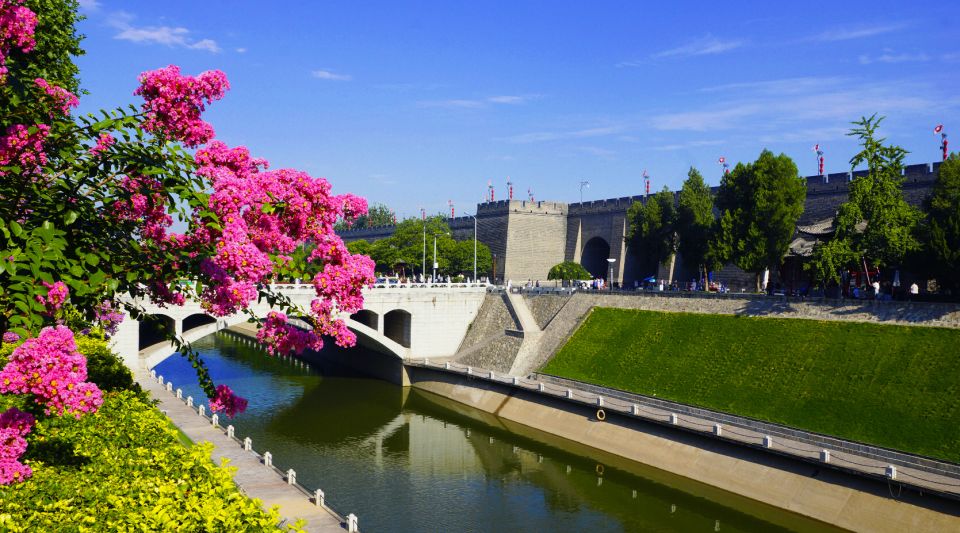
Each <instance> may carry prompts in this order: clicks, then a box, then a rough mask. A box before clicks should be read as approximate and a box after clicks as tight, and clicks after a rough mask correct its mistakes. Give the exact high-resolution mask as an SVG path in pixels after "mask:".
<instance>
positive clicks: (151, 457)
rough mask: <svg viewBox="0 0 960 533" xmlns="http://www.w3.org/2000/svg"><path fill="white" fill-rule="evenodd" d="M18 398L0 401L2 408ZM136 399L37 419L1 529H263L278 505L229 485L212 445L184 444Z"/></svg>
mask: <svg viewBox="0 0 960 533" xmlns="http://www.w3.org/2000/svg"><path fill="white" fill-rule="evenodd" d="M17 401H18V399H17V398H15V397H12V396H3V397H0V402H3V403H5V404H6V405H3V406H2V407H3V408H6V407H9V406H10V405H13V404H15V403H16V402H17ZM177 439H178V438H177V432H176V431H175V430H174V429H172V428H171V427H170V426H169V425H168V424H167V419H166V417H164V416H163V415H162V414H161V413H160V412H159V411H157V410H156V409H154V408H153V407H152V406H151V405H150V404H149V403H148V402H147V401H145V400H144V399H143V397H142V396H140V395H138V394H137V393H135V392H133V391H126V390H118V391H117V390H115V391H113V392H108V393H106V395H105V398H104V403H103V405H102V406H101V407H100V409H99V411H97V413H95V414H93V415H88V416H85V417H83V418H81V419H79V420H77V419H75V418H72V417H63V418H49V419H44V420H40V421H38V422H37V425H36V427H35V428H34V431H33V433H32V434H31V446H30V447H29V448H28V451H27V455H26V456H25V457H24V459H25V460H26V462H27V463H28V464H29V465H30V466H31V467H32V468H33V477H32V478H31V481H30V482H29V483H17V484H14V485H10V486H2V487H0V530H4V531H54V530H60V529H62V528H63V527H64V526H66V525H69V526H70V527H73V528H77V529H86V530H146V531H169V530H179V531H241V530H242V531H266V530H276V528H277V524H278V523H279V521H280V516H279V512H278V510H277V509H276V508H274V509H271V510H270V511H264V510H263V509H261V507H260V501H259V500H251V499H249V498H247V497H246V496H244V495H243V494H242V493H241V492H240V491H239V490H238V489H237V487H236V485H234V483H233V479H232V472H231V471H232V469H231V468H229V467H226V466H225V465H221V466H217V465H215V464H213V462H211V460H210V451H211V449H212V445H211V444H208V443H207V444H202V445H198V446H193V447H190V448H185V447H183V446H181V445H180V443H179V441H178V440H177Z"/></svg>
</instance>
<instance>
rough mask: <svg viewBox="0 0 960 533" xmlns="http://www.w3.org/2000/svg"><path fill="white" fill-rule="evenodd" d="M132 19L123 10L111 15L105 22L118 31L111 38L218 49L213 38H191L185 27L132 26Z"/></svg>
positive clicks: (212, 50)
mask: <svg viewBox="0 0 960 533" xmlns="http://www.w3.org/2000/svg"><path fill="white" fill-rule="evenodd" d="M133 19H134V17H133V15H131V14H129V13H125V12H123V11H120V12H117V13H114V14H113V15H111V17H110V20H108V21H107V23H108V24H109V25H110V26H112V27H114V28H116V29H117V30H118V31H119V33H117V34H116V35H114V36H113V38H114V39H119V40H121V41H130V42H134V43H145V44H162V45H164V46H169V47H180V48H188V49H191V50H206V51H207V52H213V53H217V52H219V51H220V47H219V46H218V45H217V42H216V41H214V40H213V39H200V40H194V39H192V38H191V37H190V30H188V29H187V28H184V27H180V26H177V27H173V26H134V25H133V24H131V23H132V22H133Z"/></svg>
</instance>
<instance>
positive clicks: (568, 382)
mask: <svg viewBox="0 0 960 533" xmlns="http://www.w3.org/2000/svg"><path fill="white" fill-rule="evenodd" d="M405 364H406V365H409V366H415V367H423V368H428V369H431V370H441V371H447V372H451V373H456V374H461V375H467V376H470V377H471V378H472V379H477V380H482V381H489V382H493V383H497V384H500V385H505V386H508V387H513V388H517V389H521V390H525V391H530V392H534V393H539V394H544V395H546V396H549V397H553V398H561V399H564V400H567V401H571V402H574V403H578V404H585V405H590V406H595V407H598V408H602V409H604V410H605V411H611V412H616V413H619V414H621V415H626V416H629V417H634V418H640V419H643V420H646V421H650V422H655V423H657V424H661V425H669V426H674V427H677V428H679V429H683V430H686V431H690V432H693V433H697V434H701V435H711V436H713V437H715V438H718V439H722V440H725V441H730V442H734V443H737V444H741V445H748V446H751V447H754V448H760V449H763V450H765V451H768V452H772V453H776V454H779V455H785V456H789V457H793V458H796V459H801V460H804V461H808V462H817V463H821V464H824V465H825V466H830V467H834V468H839V469H842V470H846V471H850V472H853V473H856V474H860V475H867V476H868V477H873V478H881V479H887V480H896V481H898V482H899V483H901V484H903V485H906V486H912V487H915V488H917V489H919V490H923V491H927V492H936V493H939V494H941V495H943V496H945V497H949V498H953V499H958V498H960V465H958V464H955V463H950V462H946V461H941V460H937V459H933V458H929V457H924V456H920V455H915V454H908V453H903V452H899V451H896V450H890V449H887V448H881V447H878V446H872V445H869V444H864V443H859V442H855V441H849V440H844V439H838V438H835V437H831V436H829V435H822V434H818V433H813V432H809V431H804V430H800V429H795V428H791V427H787V426H783V425H779V424H774V423H770V422H764V421H761V420H756V419H752V418H749V417H742V416H737V415H732V414H729V413H723V412H719V411H712V410H709V409H703V408H700V407H695V406H692V405H687V404H683V403H680V402H673V401H669V400H663V399H660V398H655V397H650V396H644V395H640V394H634V393H630V392H626V391H622V390H618V389H612V388H609V387H601V386H597V385H593V384H590V383H585V382H582V381H577V380H572V379H566V378H560V377H557V376H551V375H549V374H540V373H533V374H531V375H530V376H528V377H518V376H508V375H505V374H504V375H501V374H497V373H495V372H493V371H490V370H485V369H479V368H474V367H471V366H466V365H462V364H459V363H456V362H452V361H448V362H443V363H432V362H430V360H429V359H422V360H408V361H406V362H405ZM858 458H859V459H860V460H859V461H858V460H857V459H858ZM869 461H876V462H877V463H875V464H869ZM896 467H902V468H908V469H913V470H915V471H918V472H924V473H929V474H932V475H933V476H934V477H940V478H942V479H933V478H932V477H930V476H918V475H917V474H916V473H911V472H907V471H902V470H898V469H897V468H896ZM905 478H910V480H906V479H905Z"/></svg>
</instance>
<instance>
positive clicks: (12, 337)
mask: <svg viewBox="0 0 960 533" xmlns="http://www.w3.org/2000/svg"><path fill="white" fill-rule="evenodd" d="M18 340H20V335H17V334H16V333H14V332H12V331H4V332H3V342H9V343H14V342H17V341H18Z"/></svg>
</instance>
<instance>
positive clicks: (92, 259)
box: [83, 254, 100, 266]
mask: <svg viewBox="0 0 960 533" xmlns="http://www.w3.org/2000/svg"><path fill="white" fill-rule="evenodd" d="M83 259H84V260H85V261H86V262H87V264H89V265H90V266H97V265H99V264H100V258H99V257H98V256H97V255H96V254H87V255H86V257H84V258H83Z"/></svg>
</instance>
